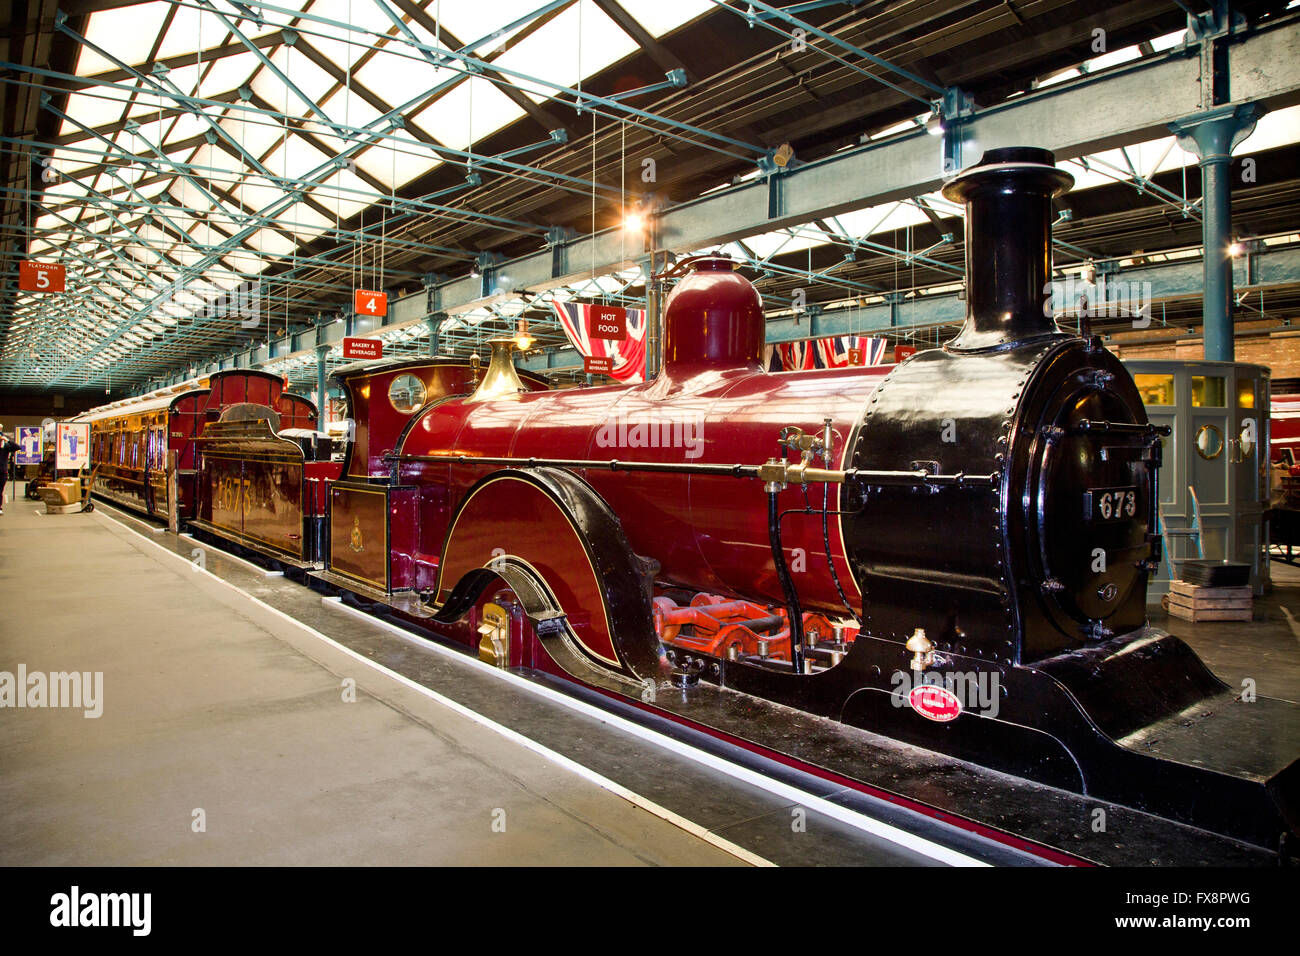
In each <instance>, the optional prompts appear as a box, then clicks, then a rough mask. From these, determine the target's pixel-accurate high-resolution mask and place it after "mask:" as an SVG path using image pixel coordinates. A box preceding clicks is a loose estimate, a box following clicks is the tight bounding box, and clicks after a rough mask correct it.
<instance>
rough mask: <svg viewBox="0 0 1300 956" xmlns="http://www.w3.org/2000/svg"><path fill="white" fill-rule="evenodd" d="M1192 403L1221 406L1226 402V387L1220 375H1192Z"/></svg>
mask: <svg viewBox="0 0 1300 956" xmlns="http://www.w3.org/2000/svg"><path fill="white" fill-rule="evenodd" d="M1192 404H1193V405H1199V406H1204V407H1210V408H1223V407H1224V406H1225V405H1227V404H1228V401H1227V389H1226V388H1225V387H1224V381H1223V376H1222V375H1193V376H1192Z"/></svg>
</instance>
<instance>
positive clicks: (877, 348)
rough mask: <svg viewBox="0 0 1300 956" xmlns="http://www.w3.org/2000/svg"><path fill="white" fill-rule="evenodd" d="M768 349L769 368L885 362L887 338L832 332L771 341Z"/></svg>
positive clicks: (772, 369)
mask: <svg viewBox="0 0 1300 956" xmlns="http://www.w3.org/2000/svg"><path fill="white" fill-rule="evenodd" d="M767 353H768V354H767V363H766V364H767V370H768V371H769V372H792V371H795V370H796V369H815V368H847V367H848V366H849V365H882V364H884V361H885V340H884V339H882V338H876V337H873V336H866V335H832V336H828V337H827V338H823V339H805V340H803V341H802V342H782V343H781V344H779V345H769V346H768V347H767ZM852 353H860V354H852ZM850 359H854V360H855V361H850Z"/></svg>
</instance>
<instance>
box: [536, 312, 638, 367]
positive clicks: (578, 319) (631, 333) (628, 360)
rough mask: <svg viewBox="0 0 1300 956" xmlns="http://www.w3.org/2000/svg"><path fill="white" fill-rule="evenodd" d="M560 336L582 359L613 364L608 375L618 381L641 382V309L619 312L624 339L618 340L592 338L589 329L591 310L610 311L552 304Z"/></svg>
mask: <svg viewBox="0 0 1300 956" xmlns="http://www.w3.org/2000/svg"><path fill="white" fill-rule="evenodd" d="M551 305H552V308H553V309H554V311H555V315H556V317H557V318H558V319H559V320H560V326H561V328H563V329H564V334H565V335H567V336H568V337H569V341H570V342H571V343H573V347H574V348H575V349H577V350H578V353H579V354H580V355H582V356H583V358H608V359H609V360H610V361H611V362H612V363H613V364H612V366H611V367H610V370H609V371H608V372H604V373H602V374H605V375H609V376H610V377H612V378H614V379H615V380H616V381H619V382H643V381H645V329H646V320H645V309H620V311H622V312H623V314H624V320H625V324H624V328H625V333H626V335H625V337H624V338H622V339H621V340H620V341H617V342H616V341H613V340H612V339H603V338H596V337H593V336H592V335H591V334H590V332H589V329H590V328H591V324H592V310H593V309H606V310H608V309H611V308H614V307H613V306H596V305H589V304H587V303H583V302H553V303H551Z"/></svg>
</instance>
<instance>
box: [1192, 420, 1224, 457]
mask: <svg viewBox="0 0 1300 956" xmlns="http://www.w3.org/2000/svg"><path fill="white" fill-rule="evenodd" d="M1196 453H1197V454H1198V455H1200V456H1201V457H1202V458H1204V459H1205V460H1206V461H1213V460H1214V459H1216V458H1218V457H1219V456H1220V455H1222V454H1223V432H1221V431H1219V426H1218V425H1202V426H1201V427H1200V428H1198V429H1197V431H1196Z"/></svg>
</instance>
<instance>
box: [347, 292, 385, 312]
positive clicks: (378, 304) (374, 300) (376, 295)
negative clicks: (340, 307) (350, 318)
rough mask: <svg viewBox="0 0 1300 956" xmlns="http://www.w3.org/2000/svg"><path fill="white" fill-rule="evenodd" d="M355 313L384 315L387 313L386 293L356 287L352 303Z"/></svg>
mask: <svg viewBox="0 0 1300 956" xmlns="http://www.w3.org/2000/svg"><path fill="white" fill-rule="evenodd" d="M352 310H353V311H354V312H356V314H357V315H370V316H384V315H387V314H388V293H386V292H374V291H371V290H369V289H357V292H356V296H355V298H354V301H353V303H352Z"/></svg>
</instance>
